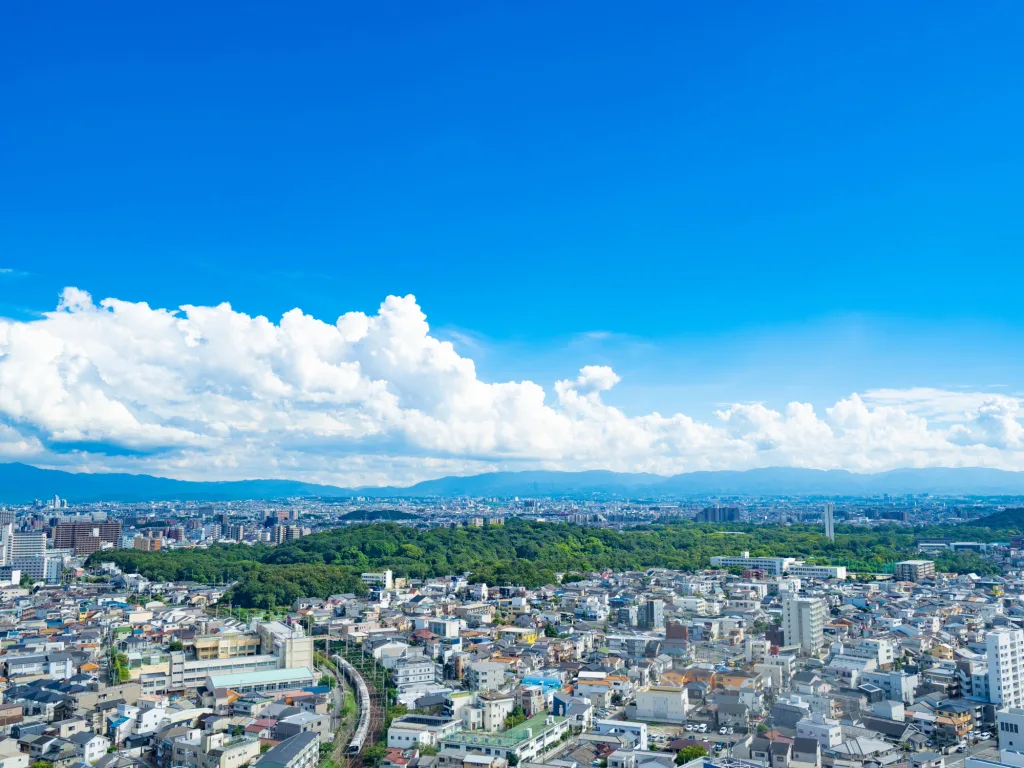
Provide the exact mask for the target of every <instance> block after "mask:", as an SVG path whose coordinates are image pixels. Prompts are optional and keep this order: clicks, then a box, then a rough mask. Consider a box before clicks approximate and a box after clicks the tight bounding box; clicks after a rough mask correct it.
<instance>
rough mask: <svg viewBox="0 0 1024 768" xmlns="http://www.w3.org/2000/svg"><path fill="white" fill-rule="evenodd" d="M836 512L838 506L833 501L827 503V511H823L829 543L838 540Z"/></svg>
mask: <svg viewBox="0 0 1024 768" xmlns="http://www.w3.org/2000/svg"><path fill="white" fill-rule="evenodd" d="M835 511H836V505H835V504H833V503H832V502H831V501H826V502H825V509H824V510H823V511H822V517H823V518H824V520H825V536H826V538H828V540H829V541H835V540H836V521H835Z"/></svg>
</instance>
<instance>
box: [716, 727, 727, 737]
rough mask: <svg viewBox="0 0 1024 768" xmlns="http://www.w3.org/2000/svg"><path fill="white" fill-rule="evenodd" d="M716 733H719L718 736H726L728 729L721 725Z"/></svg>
mask: <svg viewBox="0 0 1024 768" xmlns="http://www.w3.org/2000/svg"><path fill="white" fill-rule="evenodd" d="M718 732H719V733H720V734H722V735H723V736H725V734H727V733H728V732H729V729H728V728H726V727H725V726H724V725H723V726H722V727H721V728H719V729H718Z"/></svg>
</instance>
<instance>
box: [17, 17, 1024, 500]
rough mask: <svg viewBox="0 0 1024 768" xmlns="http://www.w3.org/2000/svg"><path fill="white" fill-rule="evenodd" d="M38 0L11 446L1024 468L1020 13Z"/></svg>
mask: <svg viewBox="0 0 1024 768" xmlns="http://www.w3.org/2000/svg"><path fill="white" fill-rule="evenodd" d="M55 18H57V19H59V23H55V22H54V19H55ZM196 18H202V19H203V24H202V25H198V26H197V25H196V23H195V19H196ZM9 22H10V27H11V28H12V29H16V30H17V31H18V32H17V34H15V35H9V36H8V38H9V39H7V40H6V41H5V45H4V46H0V61H2V63H4V64H6V66H5V67H4V71H5V72H7V73H9V77H8V78H7V82H6V83H5V85H6V86H7V87H6V88H5V95H6V102H5V103H6V104H7V106H8V109H7V110H6V114H5V119H4V120H3V121H2V124H0V142H2V143H3V145H4V146H5V147H11V148H12V149H13V151H11V152H9V153H7V156H6V157H5V163H4V181H5V182H6V183H4V184H3V185H0V318H4V319H3V320H0V460H10V461H25V462H28V463H32V464H36V465H39V466H46V467H55V468H63V469H75V470H80V471H82V470H84V471H104V470H118V471H133V472H146V473H153V474H157V475H161V476H168V477H178V478H184V479H242V478H255V477H263V478H265V477H280V478H293V479H299V480H306V481H311V482H321V483H328V484H335V485H342V486H347V487H351V486H357V485H383V484H411V483H413V482H416V481H418V480H423V479H428V478H436V477H440V476H445V475H453V474H459V475H463V474H473V473H478V472H485V471H492V470H505V469H512V470H514V469H530V468H539V469H571V470H576V469H590V468H601V469H612V470H623V471H648V472H655V473H660V474H672V473H677V472H682V471H690V470H697V469H742V468H748V467H763V466H804V467H817V468H845V469H850V470H855V471H876V470H884V469H890V468H896V467H911V466H913V467H918V466H986V467H996V468H1003V469H1013V470H1024V426H1022V424H1021V421H1020V416H1021V403H1022V399H1024V357H1022V356H1021V355H1020V350H1021V349H1024V304H1022V302H1021V301H1020V299H1019V286H1020V285H1021V284H1022V283H1024V259H1021V258H1020V253H1021V251H1022V246H1024V217H1021V216H1020V215H1019V197H1020V195H1019V191H1018V189H1017V187H1018V183H1017V179H1018V178H1019V176H1020V173H1021V170H1024V154H1022V150H1021V148H1020V146H1021V145H1020V141H1019V136H1020V135H1021V132H1022V129H1024V109H1022V108H1021V106H1020V103H1019V99H1018V98H1016V93H1017V91H1018V87H1017V86H1018V84H1019V82H1020V81H1021V80H1022V79H1024V60H1022V59H1021V57H1020V56H1019V50H1018V49H1019V35H1018V34H1017V30H1019V29H1020V28H1021V25H1022V23H1024V6H1020V5H1019V4H1013V3H1007V2H996V3H991V4H986V5H985V6H983V7H976V8H971V9H970V11H969V12H967V11H965V9H964V7H963V6H962V5H960V4H954V3H943V2H939V3H933V4H931V5H930V6H929V8H928V14H927V17H926V18H923V17H922V14H921V12H920V8H918V7H916V6H905V7H894V6H882V5H876V6H873V7H869V8H865V7H862V6H849V5H842V4H812V3H799V2H798V3H795V4H792V5H788V6H782V7H780V6H772V5H766V4H757V3H748V4H746V5H745V6H744V7H743V10H742V12H736V10H735V9H733V8H727V7H719V6H715V5H711V6H703V7H698V6H692V5H686V4H674V3H662V2H655V3H652V4H650V5H645V6H644V7H642V8H628V9H627V8H625V7H624V6H622V5H621V4H613V3H605V2H594V3H587V4H572V3H569V4H560V5H558V6H557V7H546V8H544V9H543V11H542V12H541V11H539V10H536V9H529V8H522V7H518V6H516V7H513V6H504V5H501V4H490V5H484V6H481V5H463V6H458V5H456V6H453V7H450V8H447V9H446V10H445V11H444V12H437V10H436V9H429V10H428V9H426V8H424V7H422V6H419V5H416V4H413V3H404V4H403V3H400V4H399V5H398V6H396V7H392V8H389V9H385V8H381V7H377V6H359V7H351V6H345V5H344V4H342V5H337V4H321V3H316V2H314V3H312V4H309V5H306V6H304V8H303V12H302V13H301V14H299V13H296V14H282V13H281V12H280V10H279V9H277V8H274V7H271V6H263V5H260V4H255V5H253V4H234V3H230V2H229V3H227V4H218V5H217V7H215V8H210V7H208V6H207V5H199V4H194V3H190V2H187V1H186V2H185V3H184V4H178V5H177V6H175V12H174V13H173V14H172V13H169V12H166V11H165V10H164V9H161V8H159V7H153V6H146V5H139V4H127V3H122V4H118V3H115V8H113V9H110V8H108V9H107V10H105V11H103V12H100V11H97V9H96V8H95V7H92V6H85V5H81V4H74V3H62V2H58V7H57V8H54V7H53V6H52V5H48V6H47V7H46V8H45V9H43V8H42V7H38V6H34V5H32V4H20V5H19V6H18V7H17V8H15V9H12V11H11V13H10V14H9ZM389 297H390V298H389ZM108 299H109V301H106V300H108ZM101 302H105V303H101ZM58 307H59V309H57V311H55V309H56V308H58ZM263 318H266V319H263ZM339 318H343V319H342V320H341V322H340V324H338V319H339ZM449 345H450V346H449Z"/></svg>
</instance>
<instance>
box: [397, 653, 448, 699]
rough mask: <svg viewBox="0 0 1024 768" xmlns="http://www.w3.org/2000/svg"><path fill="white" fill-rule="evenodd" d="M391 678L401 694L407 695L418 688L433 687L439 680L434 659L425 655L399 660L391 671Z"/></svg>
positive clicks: (405, 657) (404, 657)
mask: <svg viewBox="0 0 1024 768" xmlns="http://www.w3.org/2000/svg"><path fill="white" fill-rule="evenodd" d="M391 676H392V678H393V679H394V681H395V685H396V686H397V687H398V692H399V693H406V692H407V691H410V690H415V689H417V688H427V687H429V686H430V685H433V683H434V681H435V679H436V678H437V675H436V673H435V671H434V661H433V659H431V658H430V657H428V656H423V655H414V656H403V657H401V658H399V659H398V660H397V661H396V662H395V666H394V668H393V669H392V670H391Z"/></svg>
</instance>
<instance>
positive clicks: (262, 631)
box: [256, 621, 313, 669]
mask: <svg viewBox="0 0 1024 768" xmlns="http://www.w3.org/2000/svg"><path fill="white" fill-rule="evenodd" d="M256 632H257V634H258V635H259V637H260V653H263V654H273V655H275V656H277V657H278V658H279V659H280V660H281V663H280V666H281V668H282V669H290V668H298V667H308V668H310V669H312V668H313V638H311V637H306V633H305V632H303V631H302V627H294V626H289V625H287V624H282V623H281V622H280V621H266V622H261V623H259V624H257V626H256Z"/></svg>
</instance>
